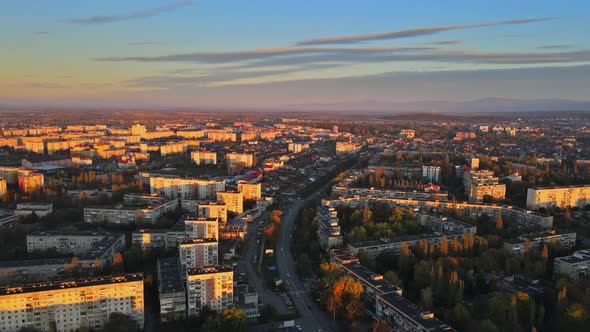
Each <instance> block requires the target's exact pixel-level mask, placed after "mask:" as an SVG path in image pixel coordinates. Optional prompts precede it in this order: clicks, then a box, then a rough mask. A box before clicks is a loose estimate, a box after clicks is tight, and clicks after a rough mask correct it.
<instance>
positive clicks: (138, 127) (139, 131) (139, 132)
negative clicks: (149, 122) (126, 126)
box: [130, 123, 147, 136]
mask: <svg viewBox="0 0 590 332" xmlns="http://www.w3.org/2000/svg"><path fill="white" fill-rule="evenodd" d="M130 130H131V135H134V136H143V135H144V134H145V133H147V128H146V127H145V126H144V125H142V124H139V123H136V124H134V125H133V126H131V128H130Z"/></svg>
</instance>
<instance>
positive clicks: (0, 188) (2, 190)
mask: <svg viewBox="0 0 590 332" xmlns="http://www.w3.org/2000/svg"><path fill="white" fill-rule="evenodd" d="M7 192H8V188H7V187H6V179H5V178H1V177H0V197H2V196H4V195H5V194H6V193H7Z"/></svg>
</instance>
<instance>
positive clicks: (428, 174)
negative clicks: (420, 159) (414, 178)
mask: <svg viewBox="0 0 590 332" xmlns="http://www.w3.org/2000/svg"><path fill="white" fill-rule="evenodd" d="M422 177H423V178H426V179H428V182H431V183H438V182H439V181H440V166H422Z"/></svg>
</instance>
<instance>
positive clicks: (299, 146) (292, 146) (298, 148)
mask: <svg viewBox="0 0 590 332" xmlns="http://www.w3.org/2000/svg"><path fill="white" fill-rule="evenodd" d="M307 149H309V143H296V142H292V143H289V146H288V150H289V151H291V152H293V153H300V152H302V151H305V150H307Z"/></svg>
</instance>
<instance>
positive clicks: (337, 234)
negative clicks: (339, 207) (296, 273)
mask: <svg viewBox="0 0 590 332" xmlns="http://www.w3.org/2000/svg"><path fill="white" fill-rule="evenodd" d="M316 217H317V219H318V239H319V243H320V245H321V246H322V248H324V249H325V250H328V249H331V248H334V247H339V246H341V245H342V243H343V237H342V233H341V230H340V225H339V222H340V221H339V220H338V217H337V216H336V209H334V208H328V207H325V206H320V207H318V209H317V212H316Z"/></svg>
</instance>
